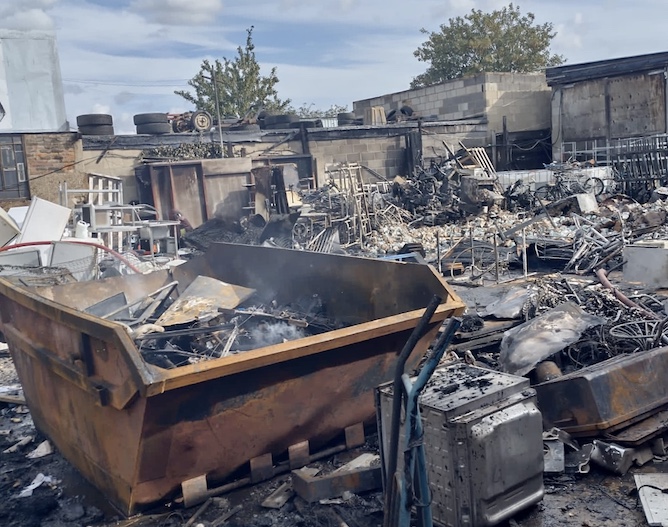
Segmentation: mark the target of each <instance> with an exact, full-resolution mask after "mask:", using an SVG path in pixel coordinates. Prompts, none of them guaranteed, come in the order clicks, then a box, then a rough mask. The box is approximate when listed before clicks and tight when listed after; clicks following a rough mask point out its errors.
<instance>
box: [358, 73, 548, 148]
mask: <svg viewBox="0 0 668 527" xmlns="http://www.w3.org/2000/svg"><path fill="white" fill-rule="evenodd" d="M550 94H551V91H550V89H549V88H548V86H547V82H546V80H545V74H544V73H480V74H478V75H471V76H467V77H462V78H461V79H456V80H451V81H447V82H444V83H442V84H437V85H435V86H429V87H427V88H420V89H417V90H406V91H402V92H398V93H391V94H388V95H383V96H381V97H374V98H371V99H364V100H361V101H355V102H354V103H353V110H354V112H355V113H356V114H357V115H363V114H364V110H365V108H368V107H371V106H383V107H384V108H385V111H386V112H389V111H390V110H393V109H397V108H399V107H401V105H402V104H403V102H404V101H406V103H407V104H409V105H410V106H411V107H412V108H413V110H415V111H416V112H417V113H418V115H420V116H422V117H429V116H436V117H437V118H438V119H439V120H442V121H460V120H467V119H480V118H484V119H487V121H488V130H489V133H488V137H487V143H491V142H492V140H493V139H494V137H493V132H501V130H502V124H503V117H504V116H506V122H507V124H508V130H509V131H511V132H518V131H524V130H539V129H543V128H549V127H550V122H551V119H550Z"/></svg>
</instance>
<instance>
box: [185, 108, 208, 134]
mask: <svg viewBox="0 0 668 527" xmlns="http://www.w3.org/2000/svg"><path fill="white" fill-rule="evenodd" d="M190 124H191V125H192V127H193V129H194V130H196V131H198V132H208V131H209V130H211V127H212V126H213V118H212V117H211V114H210V113H209V112H205V111H204V110H197V111H196V112H193V114H192V116H191V117H190Z"/></svg>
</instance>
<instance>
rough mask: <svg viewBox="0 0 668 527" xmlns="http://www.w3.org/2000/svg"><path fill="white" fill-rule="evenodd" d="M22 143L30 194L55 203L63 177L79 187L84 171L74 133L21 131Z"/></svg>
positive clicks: (80, 150) (69, 183)
mask: <svg viewBox="0 0 668 527" xmlns="http://www.w3.org/2000/svg"><path fill="white" fill-rule="evenodd" d="M23 144H24V147H25V156H26V164H27V168H28V181H29V186H30V195H31V196H32V197H40V198H43V199H46V200H49V201H52V202H54V203H58V202H59V195H58V187H59V184H60V183H61V182H65V181H66V182H67V185H68V186H69V187H70V188H83V187H82V185H84V171H83V170H82V169H81V167H80V166H79V165H80V164H79V163H77V161H78V160H80V159H83V149H82V146H81V140H80V139H79V136H78V134H77V133H72V132H62V133H34V134H24V136H23ZM5 205H6V204H5V203H3V206H5Z"/></svg>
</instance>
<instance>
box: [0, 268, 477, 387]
mask: <svg viewBox="0 0 668 527" xmlns="http://www.w3.org/2000/svg"><path fill="white" fill-rule="evenodd" d="M434 274H435V277H436V278H437V280H438V281H439V282H440V283H441V284H442V285H443V287H444V289H445V290H446V291H444V292H443V293H446V292H447V294H443V297H444V303H442V304H440V305H439V307H438V309H437V310H436V312H435V314H434V317H433V318H432V319H431V322H432V323H436V322H440V321H443V320H444V319H445V318H447V316H453V315H454V316H456V315H460V314H461V313H463V311H464V309H465V308H466V305H465V304H464V303H463V302H461V301H460V300H459V298H458V297H456V296H454V295H453V294H451V293H452V290H451V287H450V285H449V284H447V282H446V281H445V280H444V279H443V278H442V277H440V276H438V275H436V273H434ZM0 295H4V296H6V297H7V298H8V299H10V300H12V301H14V302H16V303H18V304H20V305H22V306H23V307H26V308H28V309H31V310H33V311H35V312H37V313H39V314H40V315H43V316H45V317H47V318H49V319H51V320H54V321H56V322H58V323H61V324H63V325H65V326H67V327H69V328H71V329H74V330H76V331H79V332H84V333H86V334H88V335H90V336H91V337H94V338H97V339H100V340H102V341H106V342H110V343H113V344H115V345H116V346H117V348H118V350H119V354H120V356H121V357H122V358H123V360H124V362H125V363H126V364H127V365H128V369H129V371H130V375H131V376H132V379H133V381H134V383H135V387H136V389H137V391H138V392H139V394H140V395H141V396H144V397H150V396H154V395H159V394H161V393H164V392H165V391H168V390H172V389H176V388H181V387H184V386H190V385H193V384H197V383H200V382H205V381H208V380H211V379H214V378H218V377H221V376H223V375H232V374H235V373H241V372H244V371H248V370H251V369H254V368H259V367H262V366H269V365H272V364H276V363H280V362H285V361H289V360H292V359H294V358H297V357H305V356H309V355H314V354H316V353H320V352H323V351H327V350H330V349H333V348H336V347H339V346H342V345H347V344H353V343H356V342H359V341H361V340H364V339H366V338H368V337H369V336H370V335H373V336H376V337H377V336H385V335H388V334H391V333H395V332H397V331H404V330H407V329H412V328H414V327H415V324H416V323H417V321H418V320H419V318H420V317H421V315H422V314H423V313H424V308H421V309H416V310H413V311H407V312H405V313H400V314H398V315H392V316H390V317H385V318H382V319H377V320H372V321H370V322H364V323H362V324H357V325H354V326H349V327H346V328H342V329H338V330H334V331H330V332H327V333H324V334H322V335H316V336H312V337H306V338H304V339H300V341H299V347H297V348H295V341H291V342H286V343H281V344H276V345H274V346H268V347H265V348H262V349H260V350H251V351H247V352H244V353H243V354H242V355H235V356H228V357H221V358H218V359H212V360H209V361H206V362H204V363H199V364H191V365H188V366H181V367H179V368H177V369H174V370H164V369H161V368H158V367H154V366H151V365H149V364H147V363H146V362H144V360H143V359H142V357H141V356H140V353H139V351H138V350H137V349H136V346H135V343H134V341H133V340H132V339H131V338H130V335H128V333H127V331H126V330H125V328H124V327H123V325H122V324H119V323H117V322H113V321H108V320H104V319H100V318H99V317H95V316H93V315H90V314H88V313H85V312H82V311H78V310H76V309H73V308H71V307H68V306H65V305H63V304H59V303H57V302H55V301H53V300H50V299H48V298H45V297H43V296H41V295H39V294H37V293H35V292H34V291H31V290H30V289H28V288H23V287H19V286H16V285H14V284H12V283H11V282H9V281H7V280H5V279H2V278H0ZM455 299H457V300H455Z"/></svg>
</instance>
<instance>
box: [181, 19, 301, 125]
mask: <svg viewBox="0 0 668 527" xmlns="http://www.w3.org/2000/svg"><path fill="white" fill-rule="evenodd" d="M246 31H247V37H246V46H245V47H244V48H242V47H241V46H239V47H238V48H237V54H238V56H237V57H236V58H235V59H234V60H230V59H227V58H225V57H223V60H222V61H220V60H218V59H216V60H215V61H214V62H213V63H211V62H209V61H208V60H204V61H202V65H201V66H200V71H199V73H197V75H195V76H194V77H193V78H192V79H190V80H189V81H188V85H189V86H191V87H192V88H194V90H195V92H194V93H191V92H189V91H186V90H177V91H175V92H174V93H175V94H176V95H180V96H181V97H183V98H184V99H185V100H186V101H188V102H190V103H192V104H194V105H195V107H196V108H197V109H198V110H206V111H208V112H209V113H210V114H211V115H213V116H214V117H215V116H216V95H215V90H214V84H215V86H217V88H218V101H219V107H220V115H221V117H243V116H245V115H246V114H247V113H248V112H250V111H251V110H257V111H259V110H260V109H261V108H263V109H265V110H267V111H272V112H283V111H285V110H286V108H288V107H289V105H290V100H289V99H286V100H281V99H279V98H278V92H277V91H276V84H278V76H277V75H276V68H275V67H274V68H272V69H271V72H270V73H269V75H267V76H263V75H261V74H260V65H259V64H258V62H257V60H256V59H255V45H254V44H253V26H251V27H250V29H247V30H246ZM214 78H215V83H214V82H213V80H214Z"/></svg>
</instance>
